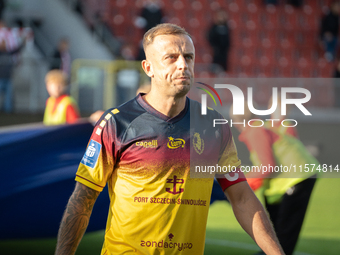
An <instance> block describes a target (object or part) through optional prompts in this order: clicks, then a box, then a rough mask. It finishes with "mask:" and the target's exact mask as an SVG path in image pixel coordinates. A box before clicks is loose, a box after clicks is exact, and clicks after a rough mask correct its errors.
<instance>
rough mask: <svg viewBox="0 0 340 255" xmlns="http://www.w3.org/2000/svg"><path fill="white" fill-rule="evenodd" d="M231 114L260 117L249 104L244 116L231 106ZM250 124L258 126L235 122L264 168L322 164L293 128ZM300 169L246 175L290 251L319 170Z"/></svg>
mask: <svg viewBox="0 0 340 255" xmlns="http://www.w3.org/2000/svg"><path fill="white" fill-rule="evenodd" d="M230 117H231V118H232V120H233V122H235V123H236V122H242V121H244V120H245V123H248V121H249V120H251V119H256V118H255V117H254V115H253V114H252V113H251V112H250V111H249V109H248V107H245V114H244V115H243V116H241V115H232V108H231V110H230ZM276 119H277V118H276ZM250 125H251V126H254V127H251V126H247V125H241V124H235V127H236V129H238V131H240V136H239V140H240V141H241V142H243V143H245V144H246V146H247V148H248V150H249V152H250V160H251V162H252V164H253V166H258V167H261V168H262V169H264V168H265V167H267V168H268V169H270V167H272V168H273V167H281V166H282V167H286V168H287V167H288V166H290V165H293V166H295V167H298V166H300V165H303V167H305V164H309V166H311V167H312V164H314V165H315V168H316V167H317V166H319V162H318V161H317V160H316V159H315V158H314V157H313V156H312V155H311V154H310V153H309V152H308V151H307V149H306V148H305V146H304V145H303V144H302V143H301V142H300V141H299V140H298V139H297V138H296V136H297V132H296V130H295V131H294V130H292V129H291V130H289V132H288V130H287V129H286V130H283V129H281V128H280V127H277V126H276V127H275V126H274V127H271V126H270V125H269V124H268V123H266V124H265V125H263V126H261V122H260V121H256V120H255V121H253V122H250ZM255 126H257V127H255ZM258 126H261V127H258ZM293 131H294V132H293ZM294 134H295V135H294ZM287 169H288V168H287ZM310 170H311V169H310ZM296 171H297V172H299V173H297V174H294V173H293V174H290V175H289V174H285V173H284V172H283V171H280V172H279V173H275V175H274V176H273V173H271V172H270V171H268V172H266V173H262V172H261V173H254V172H251V173H250V175H246V177H247V181H248V183H249V186H250V187H251V188H252V189H253V190H254V192H256V195H257V196H258V197H259V199H260V200H261V198H264V201H263V203H264V204H265V207H266V209H267V211H268V213H269V215H270V218H271V220H272V222H273V225H274V229H275V232H276V234H277V237H278V239H279V242H280V244H281V245H282V248H283V250H284V252H285V254H286V255H290V254H292V253H293V251H294V248H295V245H296V243H297V240H298V237H299V233H300V230H301V227H302V223H303V220H304V217H305V213H306V210H307V206H308V203H309V198H310V195H311V193H312V190H313V187H314V184H315V181H316V178H315V177H316V174H315V172H312V171H308V172H304V171H303V173H300V169H297V170H296ZM257 254H264V253H262V252H260V253H257Z"/></svg>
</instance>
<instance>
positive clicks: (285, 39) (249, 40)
mask: <svg viewBox="0 0 340 255" xmlns="http://www.w3.org/2000/svg"><path fill="white" fill-rule="evenodd" d="M5 2H6V9H5V11H4V14H3V19H4V21H5V22H6V24H7V25H8V26H9V27H10V28H11V29H19V30H20V31H21V35H23V36H25V37H26V45H25V47H24V48H23V49H22V51H21V53H20V56H19V57H20V58H19V59H20V61H19V62H18V64H17V65H16V67H15V70H14V72H13V75H12V82H13V89H14V91H13V102H14V111H13V112H12V113H11V114H5V113H3V112H0V127H1V126H10V125H14V124H23V123H31V122H40V121H42V116H43V111H44V109H45V101H46V99H47V97H48V94H47V91H46V88H45V84H44V76H45V74H46V73H47V71H48V70H49V68H50V64H51V61H52V60H53V59H52V56H53V51H54V50H55V48H56V47H57V45H58V42H59V40H60V39H61V38H65V37H66V38H68V40H69V41H70V55H71V58H72V69H71V73H70V93H71V95H72V96H73V97H74V98H75V99H76V100H77V102H78V105H79V108H80V111H81V114H82V116H83V117H87V116H89V115H90V114H91V113H92V112H94V111H96V110H100V109H107V108H111V107H113V106H114V105H117V104H120V103H122V102H124V101H126V100H128V99H130V98H132V97H133V96H134V95H135V91H136V89H137V88H138V86H139V85H140V84H143V83H146V82H148V79H147V77H145V75H144V74H143V72H142V70H141V68H140V62H139V61H136V59H137V58H138V51H139V47H140V42H141V39H142V36H143V33H144V31H143V29H142V28H139V27H137V26H136V24H137V18H138V16H139V15H140V12H141V9H142V7H143V3H144V1H142V0H136V1H128V0H7V1H5ZM331 2H332V1H331V0H304V1H302V5H301V6H300V7H298V8H296V7H294V6H292V5H289V4H287V1H286V0H278V4H277V5H266V4H264V1H263V0H211V1H208V0H175V1H167V0H163V1H160V3H161V7H162V10H163V14H164V21H165V22H172V23H176V24H178V25H181V26H183V27H185V28H186V30H187V31H188V32H189V33H190V34H191V35H192V36H193V39H194V43H195V48H196V65H195V76H196V77H197V78H204V79H205V78H211V79H214V78H219V79H235V78H305V79H306V80H305V81H306V83H308V82H309V81H312V80H313V81H315V80H318V81H319V82H316V83H315V84H314V85H308V84H307V85H304V87H306V88H308V89H310V90H313V92H312V100H311V102H310V103H309V107H312V109H313V120H312V121H302V122H301V124H299V126H298V131H299V134H300V138H301V140H302V141H303V142H304V143H305V144H306V145H307V146H309V147H310V149H311V150H312V151H314V154H315V155H316V156H317V158H318V160H319V161H320V162H321V163H327V164H339V149H338V145H339V144H340V135H339V130H340V110H339V109H340V108H339V101H340V99H339V96H340V95H339V94H338V93H339V82H338V81H337V80H333V79H331V78H333V77H334V73H335V69H336V65H337V61H327V59H325V57H324V51H323V49H322V47H320V37H319V30H320V20H321V18H322V16H323V15H325V13H326V12H327V11H328V8H329V6H330V4H331ZM218 9H224V10H225V11H226V12H227V13H228V25H229V27H230V30H231V48H230V54H229V59H228V66H229V69H228V71H227V72H224V71H222V70H221V71H218V72H216V71H212V69H211V62H212V50H211V47H210V45H209V43H208V40H207V31H208V29H209V27H210V25H211V23H212V20H213V14H214V12H215V11H216V10H218ZM127 60H129V61H127ZM316 78H317V79H316ZM321 78H322V79H321ZM268 88H271V87H270V86H269V87H267V88H264V87H259V88H258V90H259V91H260V92H261V93H260V96H258V97H257V101H258V103H260V105H265V104H266V100H267V99H268V98H269V96H270V91H271V90H268ZM313 95H315V96H314V97H313ZM227 99H228V97H227V96H226V100H227ZM1 100H3V99H1V98H0V101H1ZM261 100H262V101H261ZM0 103H2V101H1V102H0ZM236 140H237V139H236ZM237 146H238V148H239V153H240V155H242V160H243V161H244V162H245V163H246V164H249V161H248V151H247V150H246V148H245V147H244V145H242V144H240V143H238V142H237ZM339 194H340V192H339V181H338V180H331V179H323V180H321V181H320V182H319V184H318V186H317V188H316V190H315V192H314V195H313V198H312V202H311V206H310V208H309V211H308V215H307V218H306V223H305V225H304V228H303V232H302V238H301V240H300V242H299V244H298V249H297V250H298V253H296V254H301V255H302V254H314V255H316V254H320V255H321V254H322V255H323V254H339V251H340V246H339V243H340V231H338V229H339V228H340V220H339V217H338V216H337V213H338V211H339V209H340V208H339V206H338V201H339V198H340V197H339ZM222 207H223V208H222ZM224 207H226V208H224ZM220 209H223V210H224V209H226V210H227V212H226V213H225V214H224V215H221V214H220ZM221 221H223V222H226V224H228V225H223V227H221V224H220V222H221ZM0 227H1V226H0ZM102 236H103V232H98V233H92V234H89V235H88V236H87V237H86V240H87V241H86V242H83V244H82V245H83V246H82V247H83V248H81V249H80V251H79V254H94V253H97V250H98V249H99V248H100V246H101V240H102ZM216 240H217V241H216ZM218 240H220V241H218ZM221 240H222V241H221ZM223 240H224V241H223ZM227 240H230V242H228V241H227ZM54 242H55V240H54V239H53V240H51V239H49V240H39V241H37V240H28V241H20V245H18V243H19V242H17V241H0V253H2V252H1V250H5V251H6V252H9V251H10V252H9V253H4V254H52V253H53V247H54ZM20 247H22V248H20ZM41 247H43V248H41ZM91 247H92V248H91ZM98 247H99V248H98ZM45 249H46V250H45ZM93 249H94V250H93ZM224 249H229V250H230V249H232V250H230V251H231V253H229V254H252V253H254V252H255V251H256V247H255V248H254V243H252V241H251V240H249V239H248V237H247V236H246V235H245V234H243V232H242V230H241V229H240V228H239V227H238V225H237V223H236V221H235V220H234V218H233V216H232V215H231V212H230V208H228V205H224V204H216V205H214V206H213V207H212V208H211V214H210V217H209V223H208V231H207V251H206V254H226V253H225V252H223V250H224ZM39 250H40V251H39ZM45 251H46V252H45ZM39 252H42V253H39Z"/></svg>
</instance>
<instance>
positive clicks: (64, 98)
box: [43, 69, 80, 125]
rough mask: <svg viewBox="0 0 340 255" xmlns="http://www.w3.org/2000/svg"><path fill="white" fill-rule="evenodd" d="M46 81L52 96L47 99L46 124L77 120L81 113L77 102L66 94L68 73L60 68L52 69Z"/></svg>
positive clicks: (59, 123)
mask: <svg viewBox="0 0 340 255" xmlns="http://www.w3.org/2000/svg"><path fill="white" fill-rule="evenodd" d="M45 82H46V89H47V92H48V94H49V95H50V97H49V98H48V99H47V101H46V109H45V114H44V121H43V122H44V124H45V125H61V124H66V123H74V122H76V121H77V120H78V119H79V117H80V115H79V111H78V107H77V103H76V102H75V101H74V99H73V98H72V97H70V96H68V95H67V94H66V89H67V76H66V74H65V73H64V72H63V71H61V70H58V69H55V70H51V71H49V72H48V73H47V74H46V77H45Z"/></svg>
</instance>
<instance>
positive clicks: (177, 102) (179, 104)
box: [143, 91, 186, 118]
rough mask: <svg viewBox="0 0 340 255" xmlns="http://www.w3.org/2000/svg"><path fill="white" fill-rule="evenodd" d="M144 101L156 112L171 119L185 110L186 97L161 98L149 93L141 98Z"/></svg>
mask: <svg viewBox="0 0 340 255" xmlns="http://www.w3.org/2000/svg"><path fill="white" fill-rule="evenodd" d="M143 98H144V100H145V101H146V102H147V103H148V104H149V105H151V106H152V107H153V108H154V109H155V110H157V111H158V112H160V113H162V114H164V115H166V116H168V117H170V118H173V117H175V116H177V115H178V114H180V112H181V111H183V110H184V108H185V102H186V96H184V97H179V98H176V97H162V96H160V95H157V94H156V93H152V92H151V91H150V92H149V93H148V94H146V95H144V96H143Z"/></svg>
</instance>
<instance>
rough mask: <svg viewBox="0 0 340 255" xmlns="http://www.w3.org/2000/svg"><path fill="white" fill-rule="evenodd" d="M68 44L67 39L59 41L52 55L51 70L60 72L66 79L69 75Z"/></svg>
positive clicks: (69, 56)
mask: <svg viewBox="0 0 340 255" xmlns="http://www.w3.org/2000/svg"><path fill="white" fill-rule="evenodd" d="M69 48H70V43H69V40H68V39H67V38H62V39H61V40H60V41H59V44H58V48H57V49H56V50H55V52H54V54H53V59H52V63H51V68H50V69H51V70H53V69H59V70H62V71H63V72H64V73H65V74H66V75H67V76H68V77H69V76H70V74H71V55H70V52H69Z"/></svg>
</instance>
